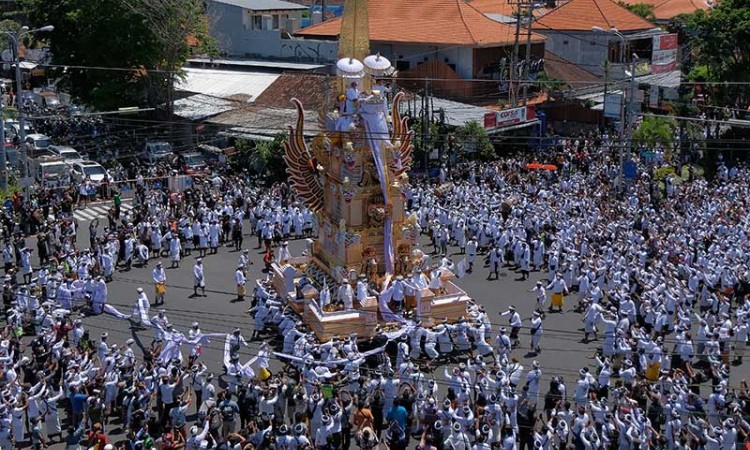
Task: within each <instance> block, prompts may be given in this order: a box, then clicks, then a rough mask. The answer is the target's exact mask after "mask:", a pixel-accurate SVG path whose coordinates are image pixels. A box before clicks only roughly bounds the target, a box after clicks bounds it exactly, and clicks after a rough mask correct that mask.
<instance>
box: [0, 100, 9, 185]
mask: <svg viewBox="0 0 750 450" xmlns="http://www.w3.org/2000/svg"><path fill="white" fill-rule="evenodd" d="M4 109H5V105H3V102H2V100H0V120H2V117H3V112H5V111H4ZM0 145H2V155H0V171H2V176H0V189H2V190H3V191H5V190H6V189H8V161H7V154H6V153H5V152H7V149H6V148H5V123H4V122H3V123H0Z"/></svg>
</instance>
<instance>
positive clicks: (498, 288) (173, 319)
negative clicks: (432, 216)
mask: <svg viewBox="0 0 750 450" xmlns="http://www.w3.org/2000/svg"><path fill="white" fill-rule="evenodd" d="M80 225H81V226H80V227H79V230H80V231H79V233H80V234H79V237H78V239H79V241H78V242H79V245H80V244H82V243H87V242H88V224H87V223H85V222H82V223H81V224H80ZM424 242H426V240H425V241H424ZM244 244H245V245H244V247H245V248H250V249H251V253H250V256H251V260H252V261H253V262H254V265H252V266H251V267H250V270H249V273H248V274H247V278H248V280H249V281H254V280H255V279H257V278H259V277H261V276H263V274H262V273H261V269H262V267H263V263H262V252H261V251H260V250H257V249H254V247H255V246H256V244H257V240H256V239H255V237H253V236H246V237H245V243H244ZM84 245H85V244H84ZM303 246H304V242H303V241H302V240H297V241H292V242H291V243H290V250H291V252H292V255H293V256H297V255H299V254H300V253H301V251H302V248H303ZM423 251H425V252H426V253H429V251H431V246H423ZM451 251H457V249H455V248H452V249H451ZM195 255H196V253H195V252H194V253H193V255H192V256H189V257H186V258H185V259H183V261H182V262H181V264H180V267H179V268H177V269H169V266H170V264H169V261H168V260H167V259H166V258H165V259H164V267H165V268H166V272H167V283H166V284H167V290H168V291H167V294H166V301H165V305H164V308H165V309H166V311H167V312H166V315H167V317H168V319H169V321H170V323H172V324H173V325H174V327H175V328H176V329H177V330H179V331H182V332H184V333H185V334H187V331H188V329H189V327H190V324H191V323H192V322H194V321H198V322H199V323H200V327H201V330H202V331H203V332H204V333H216V332H231V331H232V329H233V328H234V327H240V328H241V329H242V334H243V335H244V336H245V338H246V339H248V341H249V340H250V337H251V336H252V331H253V327H254V325H253V320H252V318H251V317H250V316H249V315H247V313H246V312H247V309H248V308H249V307H250V303H251V302H250V298H249V296H248V297H247V300H246V301H245V302H236V301H234V300H235V299H236V293H235V285H234V270H235V269H236V264H237V261H238V258H239V255H240V254H239V252H236V251H234V250H233V249H230V248H220V249H219V252H218V254H216V255H208V256H207V257H205V258H204V259H203V265H204V270H205V278H206V294H207V297H197V298H192V297H191V294H192V285H193V275H192V268H193V265H194V263H195ZM460 258H461V256H459V255H456V256H454V257H453V260H454V262H458V261H460ZM479 261H480V260H479V258H478V262H477V264H476V265H475V270H474V273H472V274H469V275H467V276H466V277H465V278H463V279H461V280H458V284H459V285H460V286H461V287H462V288H464V289H465V290H466V291H467V292H468V293H469V295H471V296H472V297H473V298H474V299H475V300H476V301H477V302H478V303H480V304H482V305H484V306H485V307H486V308H487V311H488V312H490V314H491V317H492V322H493V342H494V336H495V335H496V334H497V329H498V327H499V326H507V325H508V321H507V317H500V316H499V315H498V313H499V312H500V311H504V310H506V309H507V307H508V306H509V305H511V304H512V305H515V306H516V308H517V309H518V311H519V312H520V313H521V315H522V317H523V320H524V325H525V326H528V323H529V321H530V317H531V314H532V312H533V309H534V304H535V299H534V296H533V294H532V293H529V292H528V290H529V289H531V288H532V287H533V285H534V283H535V281H536V280H538V279H541V278H542V277H543V274H541V273H538V272H537V273H534V272H532V274H531V278H530V279H529V280H527V281H519V280H518V278H519V274H517V273H515V272H513V271H511V270H508V269H503V270H502V272H501V274H500V277H499V279H498V280H493V281H488V280H487V275H488V270H487V268H484V267H482V263H481V262H479ZM154 264H155V261H153V262H152V263H150V264H149V266H148V267H147V268H135V267H134V268H133V269H132V270H129V271H123V272H120V271H118V272H116V274H115V276H114V280H113V281H112V282H111V283H109V285H108V290H109V297H108V298H109V303H110V304H112V305H113V306H115V307H116V308H117V309H118V310H120V311H122V312H124V313H128V314H129V313H130V312H131V311H132V308H133V305H134V303H135V300H136V297H137V293H136V288H138V287H139V286H140V287H143V288H144V289H145V291H146V292H147V293H148V294H149V299H150V300H151V301H152V303H153V291H154V288H153V283H152V281H151V270H152V269H153V267H154ZM248 294H250V283H249V284H248ZM572 300H573V299H572V298H571V297H569V298H568V299H567V300H566V304H565V310H564V312H563V313H557V314H548V315H547V318H546V320H545V321H544V336H543V338H542V341H541V348H542V353H541V354H539V355H537V356H532V355H529V354H527V352H528V347H529V330H528V329H524V330H523V331H522V332H521V334H520V339H521V346H520V347H519V348H518V349H516V350H514V352H513V356H514V357H517V358H518V359H519V361H520V362H521V364H523V366H524V368H525V372H524V375H523V379H525V373H526V371H527V370H528V369H530V368H531V363H532V361H533V360H534V359H536V360H538V361H539V362H540V364H541V370H542V372H543V377H542V378H543V382H542V384H541V393H542V397H543V394H544V393H545V392H546V391H547V388H548V385H549V380H550V379H551V377H553V376H558V377H559V376H563V377H564V378H565V380H566V384H567V386H568V390H569V391H570V390H571V389H572V388H574V383H575V380H576V379H577V372H578V370H579V369H581V368H582V367H584V366H589V367H591V369H592V370H594V368H595V365H596V362H595V361H593V360H592V359H591V358H590V357H591V356H592V355H593V354H594V352H595V350H596V348H597V347H598V346H599V345H600V343H597V342H592V343H589V344H584V343H582V342H581V339H582V337H583V333H582V322H581V316H580V314H577V313H575V312H573V310H572V309H573V308H574V307H575V305H574V304H573V303H574V302H573V301H572ZM151 311H152V315H154V314H156V307H154V306H152V309H151ZM83 321H84V325H85V327H86V328H87V329H88V330H90V333H91V337H92V339H94V340H98V338H99V335H100V334H101V333H102V332H103V331H107V332H109V335H110V338H109V339H110V342H111V343H118V344H121V343H124V341H125V340H126V339H128V338H131V337H132V338H134V339H135V341H136V344H137V345H138V346H139V347H140V348H144V347H148V346H149V345H150V344H151V341H152V338H153V332H152V331H151V330H142V329H131V327H130V324H129V322H128V321H127V320H121V319H117V318H114V317H112V316H107V315H101V316H96V317H87V318H84V320H83ZM27 339H28V338H27ZM668 340H669V338H668ZM257 345H258V342H252V343H251V348H250V349H243V351H242V352H241V354H242V355H243V356H241V360H242V362H245V361H246V360H247V359H249V358H250V357H251V356H252V354H254V353H255V352H256V351H257ZM670 349H671V345H670ZM136 352H137V353H139V352H138V351H136ZM222 353H223V340H221V339H216V340H213V341H212V342H211V343H210V344H208V345H207V346H204V352H203V355H202V357H201V359H202V360H203V361H204V362H205V363H206V365H207V366H208V367H209V369H210V370H212V371H214V373H215V374H216V375H220V374H221V360H222ZM185 356H186V357H187V353H185ZM280 364H281V363H280V362H278V361H272V367H271V368H272V370H274V368H278V367H280ZM435 377H436V378H437V379H438V381H440V380H441V379H442V368H439V369H438V371H437V373H436V374H435ZM746 377H748V364H745V365H743V366H740V367H736V368H733V369H732V378H731V385H732V386H733V387H736V388H737V389H739V382H740V380H741V379H744V378H746ZM440 392H441V393H442V394H444V393H445V392H447V386H446V385H444V384H443V385H441V386H440ZM540 402H541V400H540ZM540 406H541V404H540ZM193 408H194V407H192V408H191V409H190V411H191V412H192V411H194V409H193ZM117 423H118V422H117V421H116V420H115V421H113V423H111V424H110V425H109V429H108V430H107V431H108V434H109V435H110V436H112V437H113V438H115V439H117V437H118V436H121V433H120V430H119V429H118V426H117ZM51 448H53V449H62V448H63V446H62V445H61V444H55V445H53V446H52V447H51Z"/></svg>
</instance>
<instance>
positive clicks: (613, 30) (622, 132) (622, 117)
mask: <svg viewBox="0 0 750 450" xmlns="http://www.w3.org/2000/svg"><path fill="white" fill-rule="evenodd" d="M591 31H593V32H594V33H609V34H614V35H615V36H617V37H618V38H619V39H620V62H621V64H622V65H623V67H624V66H625V36H623V34H622V33H620V31H619V30H618V29H617V28H615V27H612V28H610V29H609V30H605V29H604V28H602V27H597V26H593V27H591ZM607 49H609V45H607ZM607 58H609V55H607ZM632 71H633V73H635V63H634V64H633V68H632ZM605 88H606V84H605ZM630 95H631V96H632V95H633V93H631V94H630ZM602 110H603V114H606V113H607V95H606V93H605V95H604V105H603V108H602ZM624 135H625V99H624V98H622V99H621V100H620V144H619V146H618V152H617V153H618V157H619V160H620V169H619V170H618V172H617V186H618V188H621V187H622V186H623V185H624V184H623V181H624V180H623V172H624V170H625V155H624V154H623V148H622V147H623V141H624Z"/></svg>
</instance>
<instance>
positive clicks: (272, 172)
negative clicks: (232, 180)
mask: <svg viewBox="0 0 750 450" xmlns="http://www.w3.org/2000/svg"><path fill="white" fill-rule="evenodd" d="M287 138H288V135H287V134H286V133H279V134H277V135H276V136H274V138H273V139H272V140H270V141H255V140H248V139H238V140H237V141H236V142H235V148H237V152H238V155H237V158H236V159H235V161H234V166H235V169H237V170H243V169H248V170H249V171H250V172H252V173H255V174H258V175H261V176H262V177H263V179H264V180H265V181H266V183H269V184H270V183H275V182H280V181H284V180H285V179H286V162H285V161H284V141H286V140H287Z"/></svg>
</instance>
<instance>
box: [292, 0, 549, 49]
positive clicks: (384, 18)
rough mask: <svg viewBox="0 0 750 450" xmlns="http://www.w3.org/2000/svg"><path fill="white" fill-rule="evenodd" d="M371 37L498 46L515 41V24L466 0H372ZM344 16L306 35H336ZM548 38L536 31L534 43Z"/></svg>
mask: <svg viewBox="0 0 750 450" xmlns="http://www.w3.org/2000/svg"><path fill="white" fill-rule="evenodd" d="M368 10H369V11H368V12H369V22H370V40H372V41H376V42H403V43H418V44H436V45H465V46H469V47H494V46H503V45H508V44H512V43H513V40H514V33H515V27H514V26H512V25H507V24H502V23H498V22H495V21H493V20H491V19H489V18H488V17H487V16H485V15H484V14H483V13H482V12H481V11H479V10H478V9H477V8H475V7H474V6H472V5H471V4H470V3H467V2H465V1H464V0H398V1H396V0H369V1H368ZM340 29H341V18H338V19H333V20H328V21H326V22H323V23H320V24H317V25H313V26H311V27H307V28H303V29H301V30H299V31H297V33H295V34H296V35H298V36H303V37H310V38H313V37H317V38H333V37H336V36H338V34H339V31H340ZM544 39H545V37H544V36H541V35H539V34H536V33H533V35H532V42H542V41H544Z"/></svg>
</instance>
